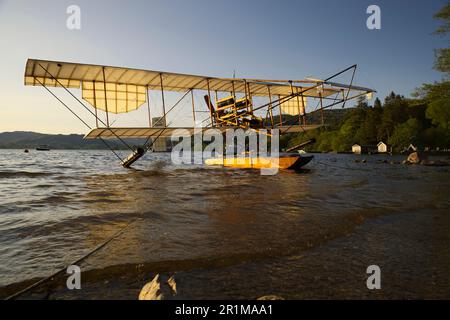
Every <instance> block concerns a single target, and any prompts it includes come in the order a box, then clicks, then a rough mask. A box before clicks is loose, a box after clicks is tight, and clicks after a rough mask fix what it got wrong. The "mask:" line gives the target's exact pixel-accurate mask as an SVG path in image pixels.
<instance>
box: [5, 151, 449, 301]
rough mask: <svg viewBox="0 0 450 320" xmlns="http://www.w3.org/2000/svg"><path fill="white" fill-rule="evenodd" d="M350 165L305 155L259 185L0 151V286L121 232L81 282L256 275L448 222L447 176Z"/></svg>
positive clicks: (211, 172)
mask: <svg viewBox="0 0 450 320" xmlns="http://www.w3.org/2000/svg"><path fill="white" fill-rule="evenodd" d="M355 157H356V156H353V155H316V159H315V161H313V162H311V163H310V164H309V165H308V166H307V170H304V171H303V172H290V171H283V172H280V173H279V174H278V175H276V176H261V175H260V174H259V171H253V170H235V169H222V168H206V167H203V166H199V165H195V166H194V165H192V166H188V165H183V166H174V165H172V164H171V163H170V155H168V154H148V155H147V156H146V157H145V159H144V160H143V161H141V162H140V163H138V164H137V167H136V170H126V169H123V168H121V167H120V166H119V165H118V164H117V163H116V162H117V160H116V159H115V158H114V157H113V156H111V155H110V154H109V153H108V152H106V151H51V152H48V153H39V152H31V153H30V154H23V153H22V152H21V151H20V150H17V151H14V150H1V151H0V189H1V190H0V191H1V194H2V197H1V199H0V239H1V243H2V245H1V247H0V276H1V277H0V286H5V285H8V284H11V283H15V282H20V281H23V280H26V279H31V278H36V277H42V276H46V275H48V274H50V273H51V272H53V271H55V270H57V269H58V268H60V267H62V266H64V265H65V264H68V263H70V262H72V261H75V260H77V258H79V257H81V256H83V255H84V254H86V253H87V252H89V250H91V249H93V248H94V247H96V246H97V245H98V244H99V243H101V242H102V241H105V240H106V239H108V238H109V237H110V236H112V235H113V234H115V233H116V232H117V231H118V230H120V229H121V228H122V227H123V226H125V225H127V224H128V223H129V222H130V221H131V222H132V224H131V225H130V226H129V227H128V228H127V229H126V232H124V233H123V234H122V235H121V236H120V237H119V238H118V239H115V240H114V241H113V242H111V243H110V244H109V245H108V246H107V247H105V248H103V249H102V250H100V251H99V252H98V253H96V254H95V255H93V256H91V257H90V258H89V259H88V260H86V262H85V265H84V266H83V267H84V268H85V269H84V270H86V269H90V270H93V271H92V273H91V275H95V277H97V278H104V279H109V278H111V275H112V274H114V272H119V273H120V274H122V273H124V272H131V271H130V268H129V267H126V266H140V268H143V270H145V272H153V271H156V270H158V272H183V271H188V270H193V269H202V270H211V269H217V268H219V269H220V268H229V267H232V266H236V265H239V264H242V263H263V262H264V261H268V259H285V258H286V257H294V256H297V255H299V254H302V252H306V251H308V250H311V249H314V248H319V247H321V246H324V245H326V244H327V243H329V242H330V241H331V240H333V239H339V238H341V237H343V236H344V235H345V236H347V235H351V234H352V233H354V232H355V230H357V227H358V226H361V225H362V224H363V222H365V221H367V220H370V219H374V218H377V217H386V216H390V215H395V214H399V213H414V212H416V211H420V210H430V209H431V210H437V211H439V210H444V211H446V210H448V208H449V200H448V198H449V197H448V195H449V194H450V193H449V191H450V183H449V181H450V180H449V170H448V169H447V168H432V167H421V166H410V167H407V166H402V165H389V164H384V163H381V162H380V161H379V160H380V159H382V157H380V156H372V157H368V163H365V164H362V163H355V162H354V161H353V160H354V159H355ZM389 238H390V237H389V236H387V241H389ZM297 267H298V265H295V268H297ZM286 268H294V266H292V265H291V264H290V263H286ZM102 270H103V272H102ZM114 270H116V271H114ZM224 270H225V269H224ZM141 271H142V270H141ZM217 277H218V276H217ZM217 279H219V278H217ZM255 281H257V280H255ZM196 285H197V287H198V286H199V285H198V284H196ZM201 287H202V286H201V285H200V288H201ZM203 289H204V290H203V292H204V293H203V294H204V295H205V296H206V297H208V295H207V294H206V293H205V292H208V290H209V289H208V288H207V286H206V287H205V288H203ZM199 290H200V289H199ZM242 290H244V289H242ZM196 294H197V295H194V294H193V296H195V297H203V296H202V293H196ZM235 294H238V296H239V294H241V296H242V297H246V295H245V294H244V293H243V292H239V293H236V292H235Z"/></svg>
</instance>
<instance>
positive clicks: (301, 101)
mask: <svg viewBox="0 0 450 320" xmlns="http://www.w3.org/2000/svg"><path fill="white" fill-rule="evenodd" d="M356 68H357V67H356V65H353V66H351V67H349V68H346V69H344V70H342V71H340V72H338V73H336V74H334V75H332V76H330V77H328V78H326V79H322V80H321V79H305V80H262V79H244V78H217V77H208V76H198V75H189V74H179V73H171V72H163V71H151V70H138V69H130V68H121V67H111V66H101V65H90V64H80V63H68V62H59V61H45V60H35V59H28V61H27V63H26V69H25V85H28V86H42V87H44V88H45V89H46V90H47V91H48V92H49V93H50V94H51V95H52V96H53V97H55V98H56V99H57V100H58V101H59V102H60V103H61V104H62V105H63V106H64V107H65V108H67V109H68V110H69V111H70V112H72V113H73V114H74V115H75V116H76V117H77V118H78V119H79V120H80V121H81V122H82V123H83V124H84V125H86V127H88V128H89V129H90V131H89V132H88V133H87V134H86V135H85V139H100V140H101V141H103V143H104V144H105V145H106V146H108V147H110V149H111V150H112V151H113V152H114V154H115V155H116V156H117V157H118V158H119V160H120V163H121V165H122V166H124V167H125V168H130V166H131V165H132V164H133V163H134V162H136V161H137V160H138V159H140V158H141V157H142V156H144V154H145V153H146V152H147V151H149V150H151V149H152V145H153V144H154V143H155V141H156V140H157V139H160V138H167V137H171V136H172V134H173V133H174V132H175V131H176V130H180V129H184V132H188V134H190V135H193V134H194V132H198V130H201V132H202V131H205V130H208V129H211V128H214V129H217V130H220V132H222V133H223V134H225V131H226V130H228V129H243V130H254V131H256V132H260V131H264V132H267V135H268V136H271V132H273V131H274V130H278V131H277V132H278V133H279V135H283V134H289V133H296V132H297V133H298V132H307V131H308V130H313V129H317V128H319V127H320V126H323V125H324V117H323V110H325V109H327V108H331V107H333V106H336V105H339V104H342V106H343V107H344V106H345V103H346V102H347V101H349V100H352V99H355V98H357V97H360V96H363V95H371V94H372V93H373V92H374V90H372V89H369V88H364V87H360V86H356V85H354V84H353V80H354V76H355V72H356ZM346 72H349V73H350V74H351V80H350V81H349V83H348V84H342V83H337V82H334V81H333V79H334V78H336V77H338V76H341V75H343V74H344V73H346ZM52 87H59V88H60V89H63V90H65V91H66V93H68V94H69V95H70V96H71V99H74V101H73V102H75V103H77V104H80V105H81V106H82V107H83V108H84V109H86V110H87V111H88V112H89V114H90V116H92V117H93V119H92V122H94V123H95V125H93V124H89V123H88V121H86V119H83V118H82V117H81V116H80V115H79V114H77V113H76V112H75V111H74V110H73V108H72V107H71V106H69V105H68V104H67V103H66V102H64V101H63V100H62V99H61V98H60V97H58V96H57V95H56V94H55V92H54V90H52V89H50V88H52ZM73 89H81V97H78V96H77V95H75V94H74V93H73ZM152 91H157V92H158V95H159V96H160V99H159V101H150V98H149V93H151V92H152ZM194 92H196V94H198V93H200V94H201V96H203V99H201V101H200V102H199V101H198V99H197V101H196V99H195V98H194ZM173 93H177V94H179V95H180V98H179V99H178V100H177V101H176V102H175V103H174V104H173V105H171V106H167V105H166V104H167V98H165V95H168V94H173ZM183 99H190V100H191V107H192V108H191V109H192V110H189V111H188V113H186V110H185V111H184V114H182V115H179V114H178V115H177V118H180V117H181V118H187V119H188V120H190V118H191V115H190V113H191V112H192V120H193V122H192V125H191V126H171V125H170V123H167V116H168V115H169V114H170V113H174V110H176V108H177V106H178V105H179V104H180V102H181V101H182V100H183ZM258 101H259V103H257V102H258ZM153 104H154V106H153V109H154V108H156V107H159V109H160V110H159V112H160V113H162V116H161V117H158V118H157V119H158V120H156V121H154V119H155V118H152V117H151V113H152V108H151V107H152V105H153ZM156 104H158V106H157V105H156ZM309 104H311V105H312V104H317V106H316V108H315V109H314V110H311V112H310V113H314V112H321V122H320V123H316V124H309V123H307V117H306V109H307V107H308V105H309ZM145 107H146V108H145ZM141 108H144V109H146V110H144V111H145V112H146V113H148V125H146V126H139V127H137V126H120V127H119V126H114V122H111V121H110V120H111V119H110V118H111V116H112V115H115V116H117V115H118V114H123V113H130V112H134V111H136V110H138V109H141ZM161 109H162V110H161ZM141 111H142V110H141ZM153 111H154V110H153ZM199 115H203V116H205V115H206V117H204V119H203V120H202V121H201V122H200V125H199V121H198V120H197V121H196V119H198V118H199ZM196 130H197V131H196ZM110 139H115V140H116V141H120V142H121V143H123V144H124V146H126V147H127V148H129V149H130V151H131V154H130V155H129V156H128V157H126V158H124V159H122V158H121V157H120V156H119V155H118V153H117V152H115V151H114V150H113V148H111V144H110ZM129 139H140V140H143V141H144V140H145V142H144V143H143V144H142V145H140V146H137V147H136V146H132V145H130V143H129ZM308 142H311V141H306V142H305V143H302V144H300V145H298V146H296V147H294V148H291V149H289V150H286V152H284V153H277V155H276V157H277V159H276V161H272V160H274V159H273V156H271V155H264V156H259V155H258V154H257V155H256V156H255V155H253V156H252V157H244V158H243V157H242V155H236V157H234V158H231V159H230V158H228V157H227V158H226V157H224V155H219V156H218V157H216V158H211V159H206V160H205V164H206V165H221V166H226V167H237V168H263V167H269V168H270V167H273V166H276V167H277V168H278V169H299V168H301V167H302V166H304V165H305V164H307V163H308V162H309V161H310V160H311V159H312V156H305V155H301V154H300V153H298V152H293V151H295V149H299V148H301V147H303V146H304V145H305V144H307V143H308ZM246 153H248V152H246ZM242 159H244V160H243V161H242Z"/></svg>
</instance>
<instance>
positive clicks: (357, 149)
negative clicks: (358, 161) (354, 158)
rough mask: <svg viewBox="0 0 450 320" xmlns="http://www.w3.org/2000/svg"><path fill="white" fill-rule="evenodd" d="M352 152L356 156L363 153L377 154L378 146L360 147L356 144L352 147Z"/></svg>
mask: <svg viewBox="0 0 450 320" xmlns="http://www.w3.org/2000/svg"><path fill="white" fill-rule="evenodd" d="M352 152H353V153H354V154H363V153H377V146H373V145H360V144H357V143H355V144H354V145H353V146H352Z"/></svg>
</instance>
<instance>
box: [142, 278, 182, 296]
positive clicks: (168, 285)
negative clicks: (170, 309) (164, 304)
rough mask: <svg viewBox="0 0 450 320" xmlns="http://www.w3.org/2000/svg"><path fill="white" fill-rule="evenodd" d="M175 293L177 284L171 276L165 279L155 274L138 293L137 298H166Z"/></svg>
mask: <svg viewBox="0 0 450 320" xmlns="http://www.w3.org/2000/svg"><path fill="white" fill-rule="evenodd" d="M176 294H177V284H176V282H175V278H174V277H173V276H172V277H170V278H169V279H168V280H167V281H164V280H161V277H160V276H159V274H157V275H156V276H155V277H154V278H153V280H152V281H150V282H148V283H146V284H145V285H144V287H143V288H142V289H141V292H140V293H139V300H166V299H169V298H170V297H171V296H174V295H176Z"/></svg>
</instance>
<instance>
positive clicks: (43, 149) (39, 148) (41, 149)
mask: <svg viewBox="0 0 450 320" xmlns="http://www.w3.org/2000/svg"><path fill="white" fill-rule="evenodd" d="M36 151H50V148H49V147H48V146H39V147H37V148H36Z"/></svg>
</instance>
